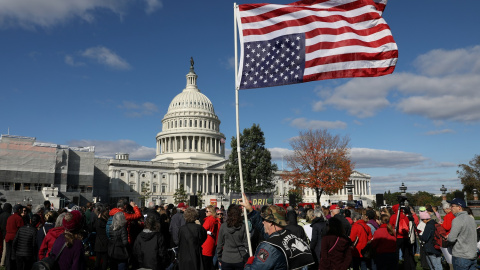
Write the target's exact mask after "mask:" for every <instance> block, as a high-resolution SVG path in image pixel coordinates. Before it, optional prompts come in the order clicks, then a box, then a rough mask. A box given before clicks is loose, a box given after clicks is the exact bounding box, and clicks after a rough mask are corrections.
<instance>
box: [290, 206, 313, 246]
mask: <svg viewBox="0 0 480 270" xmlns="http://www.w3.org/2000/svg"><path fill="white" fill-rule="evenodd" d="M287 224H288V225H287V226H286V227H285V230H287V231H289V232H290V233H291V234H293V235H295V236H296V237H298V238H300V239H302V240H303V241H305V242H306V243H308V242H309V241H310V239H308V237H307V234H306V233H305V230H304V229H303V227H302V226H300V225H298V223H297V215H296V214H295V212H294V211H289V212H288V213H287ZM306 226H308V225H306Z"/></svg>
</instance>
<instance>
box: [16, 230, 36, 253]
mask: <svg viewBox="0 0 480 270" xmlns="http://www.w3.org/2000/svg"><path fill="white" fill-rule="evenodd" d="M35 250H37V229H36V228H35V227H33V226H32V225H30V224H27V225H25V226H23V227H21V228H20V229H18V232H17V235H16V236H15V239H13V252H14V254H15V256H23V257H33V256H34V255H35Z"/></svg>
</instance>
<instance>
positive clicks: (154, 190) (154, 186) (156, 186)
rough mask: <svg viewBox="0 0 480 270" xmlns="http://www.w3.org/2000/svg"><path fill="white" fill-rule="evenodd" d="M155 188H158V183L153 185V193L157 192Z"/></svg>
mask: <svg viewBox="0 0 480 270" xmlns="http://www.w3.org/2000/svg"><path fill="white" fill-rule="evenodd" d="M157 190H158V185H157V184H155V185H153V193H157Z"/></svg>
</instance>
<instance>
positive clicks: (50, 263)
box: [32, 242, 67, 270]
mask: <svg viewBox="0 0 480 270" xmlns="http://www.w3.org/2000/svg"><path fill="white" fill-rule="evenodd" d="M65 246H67V243H66V242H65V244H63V246H62V249H60V252H58V254H56V255H55V257H54V258H53V257H52V253H51V252H50V255H49V256H48V257H45V258H43V259H42V260H40V261H38V262H34V263H33V265H32V270H52V269H53V268H54V266H55V263H56V262H57V261H58V258H60V254H62V251H63V249H64V248H65Z"/></svg>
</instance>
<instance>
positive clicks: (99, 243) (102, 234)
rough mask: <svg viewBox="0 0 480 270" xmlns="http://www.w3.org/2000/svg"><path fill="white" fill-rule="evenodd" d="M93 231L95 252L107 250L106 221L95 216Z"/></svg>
mask: <svg viewBox="0 0 480 270" xmlns="http://www.w3.org/2000/svg"><path fill="white" fill-rule="evenodd" d="M92 227H93V228H92V229H93V231H94V232H96V235H95V247H94V251H95V252H107V251H108V237H107V230H106V227H107V221H106V220H105V219H103V218H95V219H94V220H93V226H92Z"/></svg>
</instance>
